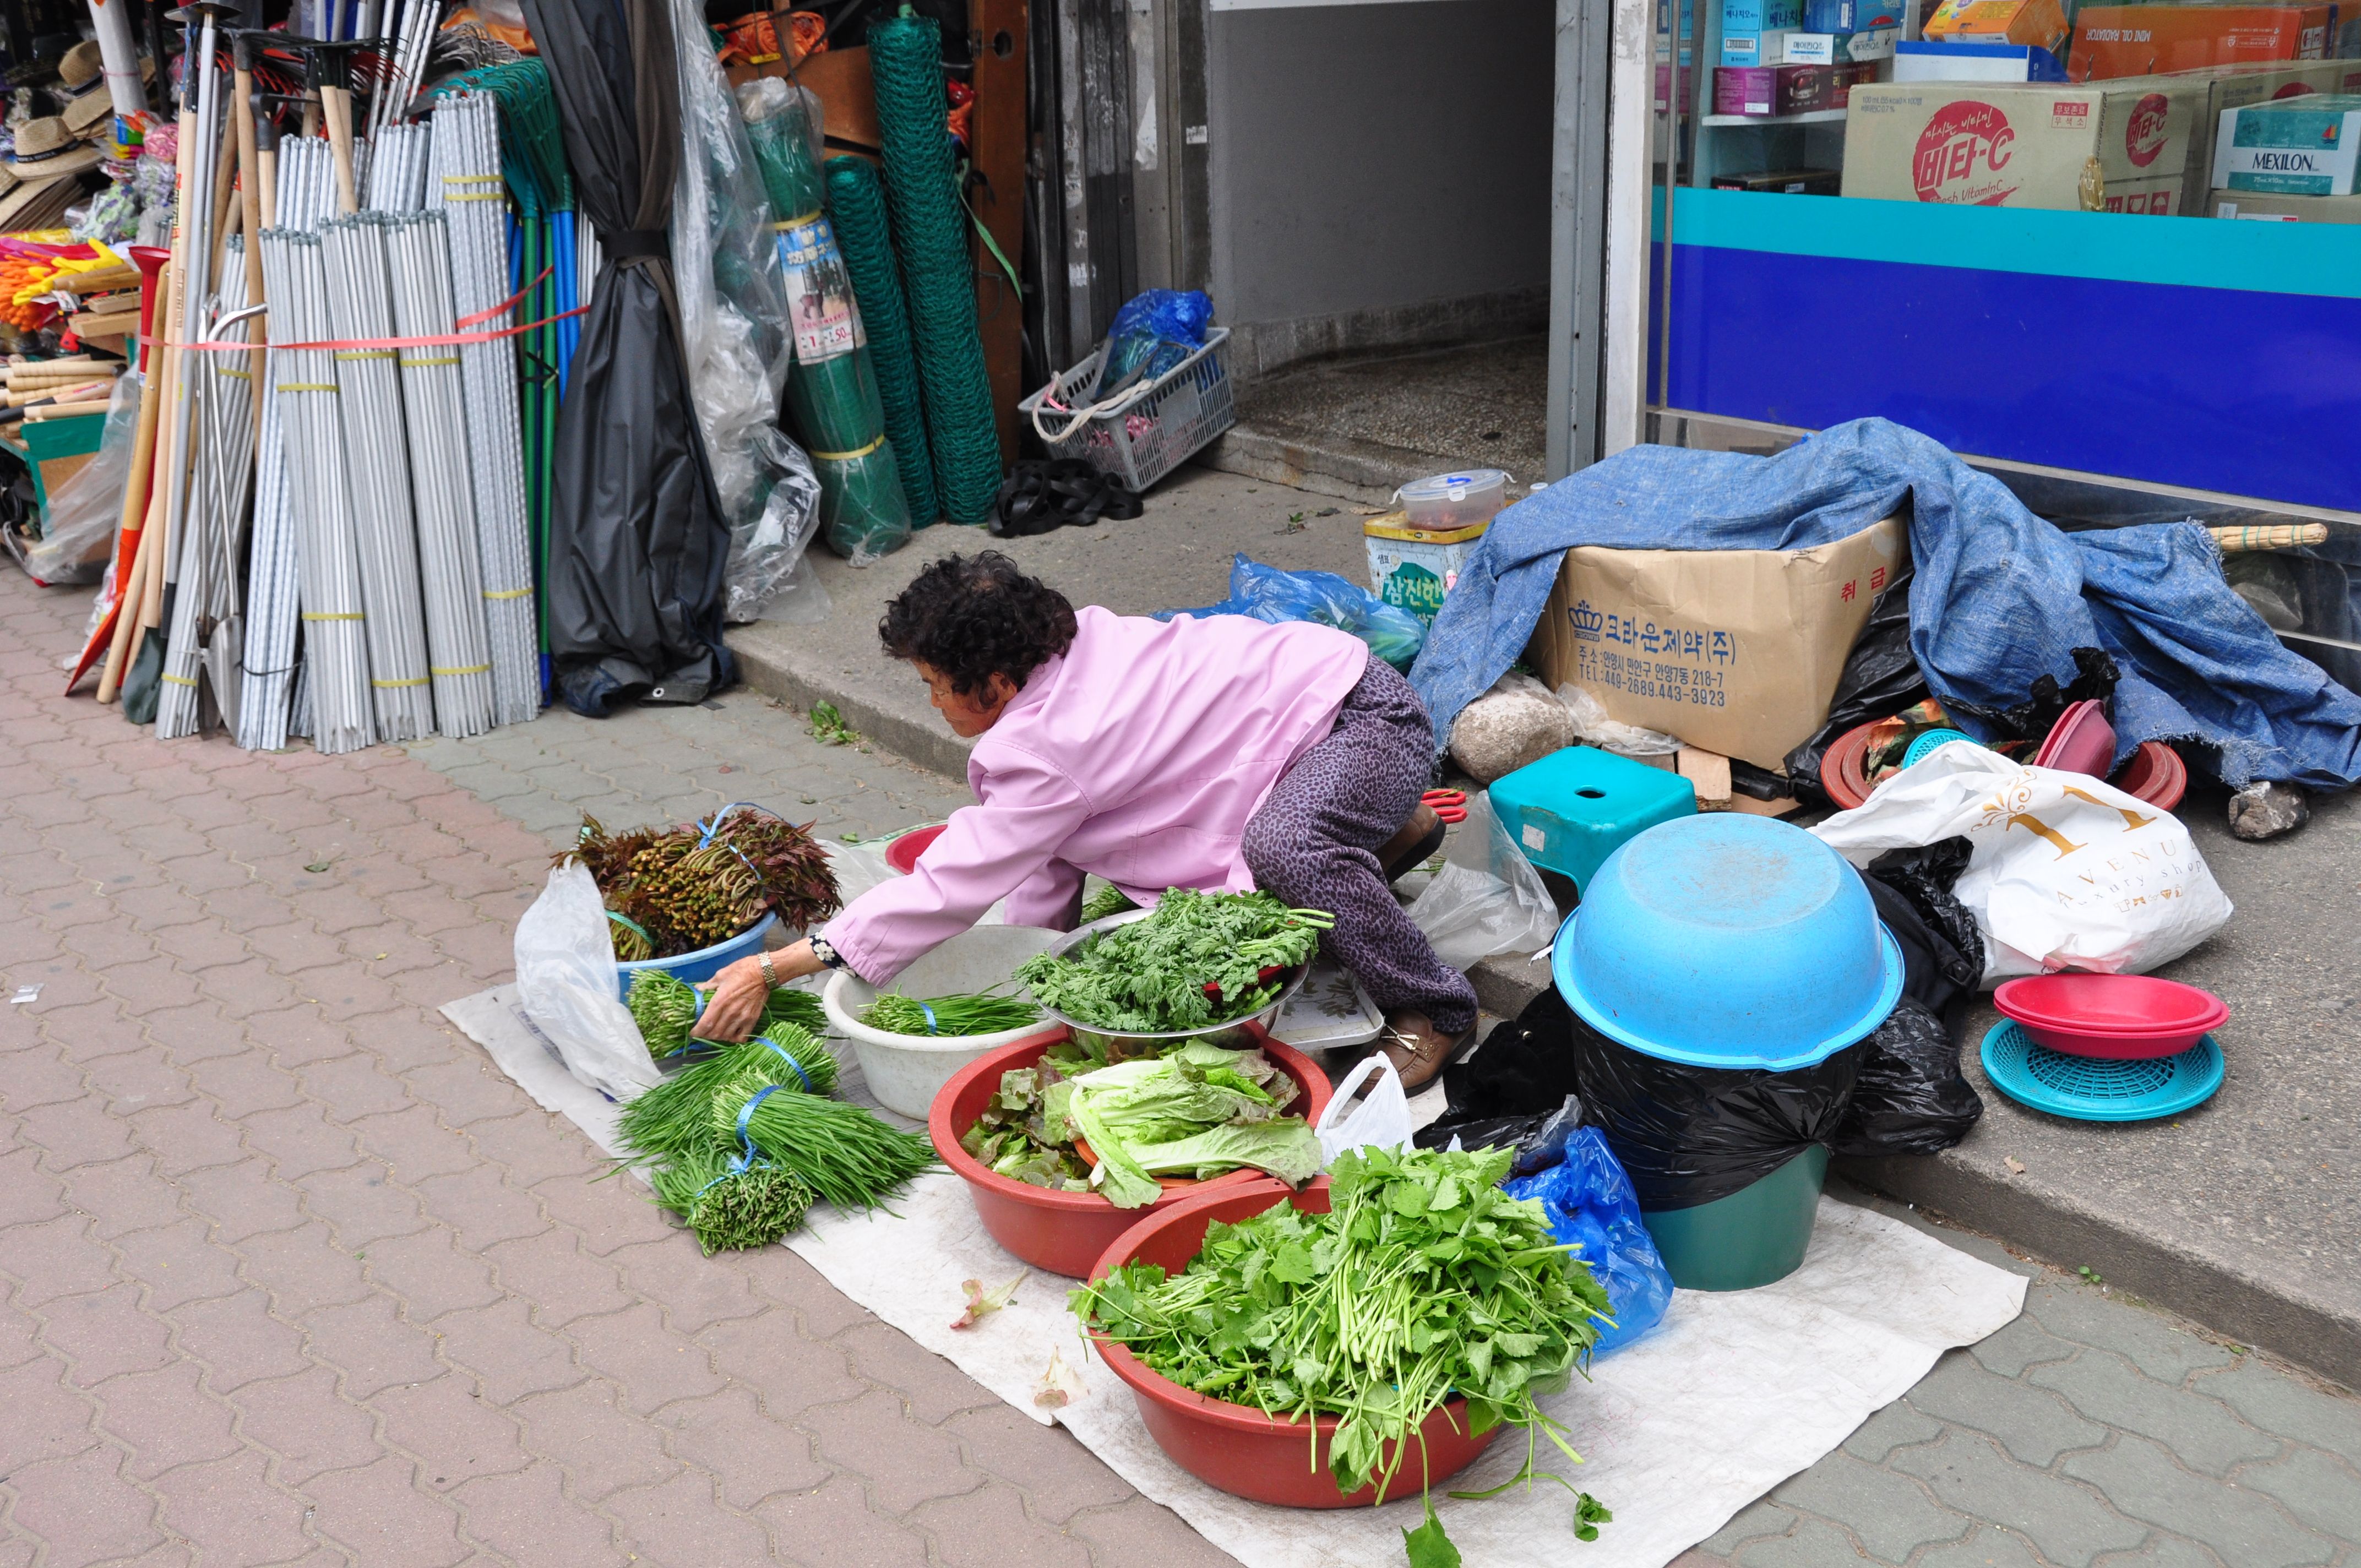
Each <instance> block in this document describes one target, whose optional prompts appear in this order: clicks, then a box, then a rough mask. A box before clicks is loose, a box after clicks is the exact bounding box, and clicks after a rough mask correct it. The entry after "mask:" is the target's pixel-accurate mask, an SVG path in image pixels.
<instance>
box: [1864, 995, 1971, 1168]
mask: <svg viewBox="0 0 2361 1568" xmlns="http://www.w3.org/2000/svg"><path fill="white" fill-rule="evenodd" d="M1983 1113H1984V1102H1983V1101H1982V1099H1980V1098H1978V1097H1977V1094H1976V1091H1975V1087H1974V1086H1973V1085H1972V1084H1971V1083H1969V1081H1968V1080H1966V1079H1965V1078H1963V1077H1962V1076H1960V1047H1959V1046H1958V1044H1957V1043H1956V1042H1954V1041H1953V1040H1952V1038H1951V1032H1950V1030H1949V1029H1948V1028H1946V1027H1944V1025H1943V1020H1942V1019H1941V1018H1939V1017H1938V1016H1936V1014H1934V1013H1933V1012H1931V1011H1929V1010H1928V1009H1927V1008H1926V1007H1923V1006H1921V1005H1919V1004H1918V1003H1916V1002H1914V1001H1912V1000H1911V999H1910V998H1909V997H1907V996H1905V997H1904V998H1903V999H1902V1001H1901V1003H1900V1004H1899V1005H1897V1006H1896V1007H1895V1008H1894V1012H1893V1013H1892V1014H1890V1015H1889V1016H1888V1017H1887V1018H1886V1020H1885V1022H1884V1023H1883V1024H1881V1025H1878V1030H1877V1033H1875V1034H1874V1035H1872V1036H1870V1037H1869V1040H1868V1042H1867V1048H1866V1049H1865V1050H1864V1051H1863V1052H1862V1055H1861V1070H1860V1072H1859V1073H1858V1074H1856V1075H1855V1077H1854V1079H1853V1086H1852V1101H1851V1103H1850V1104H1849V1105H1848V1106H1847V1107H1846V1109H1845V1114H1844V1120H1843V1122H1842V1123H1841V1124H1839V1126H1838V1129H1837V1133H1836V1136H1834V1137H1833V1138H1831V1139H1829V1140H1828V1147H1829V1148H1830V1149H1831V1150H1832V1151H1833V1152H1835V1153H1837V1154H1840V1155H1848V1156H1851V1157H1856V1158H1863V1159H1874V1158H1877V1157H1881V1156H1884V1155H1899V1154H1934V1153H1936V1152H1937V1151H1938V1150H1941V1149H1947V1148H1949V1147H1950V1146H1952V1145H1953V1144H1956V1143H1958V1142H1959V1141H1960V1139H1961V1138H1964V1137H1966V1136H1967V1135H1968V1129H1969V1128H1971V1127H1972V1126H1974V1125H1975V1124H1976V1121H1977V1119H1978V1118H1979V1117H1981V1116H1982V1115H1983Z"/></svg>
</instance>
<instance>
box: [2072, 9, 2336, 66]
mask: <svg viewBox="0 0 2361 1568" xmlns="http://www.w3.org/2000/svg"><path fill="white" fill-rule="evenodd" d="M2335 20H2336V7H2335V6H2334V5H2085V6H2083V7H2082V8H2081V10H2080V11H2079V12H2077V13H2076V14H2075V17H2074V52H2073V54H2072V56H2071V57H2070V59H2069V60H2067V62H2066V68H2067V71H2068V73H2069V74H2070V75H2071V76H2072V77H2073V78H2074V80H2075V81H2077V82H2100V81H2104V80H2107V79H2109V78H2112V77H2117V76H2151V75H2157V74H2160V73H2163V72H2167V71H2202V70H2204V69H2205V68H2206V67H2208V66H2214V65H2238V64H2244V63H2246V62H2248V61H2253V60H2326V59H2327V58H2328V56H2329V35H2330V32H2331V30H2332V28H2333V27H2334V23H2335Z"/></svg>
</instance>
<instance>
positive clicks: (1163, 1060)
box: [960, 1040, 1321, 1209]
mask: <svg viewBox="0 0 2361 1568" xmlns="http://www.w3.org/2000/svg"><path fill="white" fill-rule="evenodd" d="M1296 1093H1297V1089H1296V1085H1295V1080H1292V1079H1290V1078H1289V1077H1288V1076H1287V1075H1286V1074H1285V1073H1283V1072H1281V1071H1280V1070H1279V1068H1278V1067H1277V1066H1275V1065H1274V1064H1273V1063H1272V1062H1271V1060H1270V1058H1268V1057H1266V1056H1264V1055H1263V1054H1262V1053H1261V1052H1260V1051H1233V1050H1225V1049H1224V1048H1223V1047H1219V1046H1211V1045H1206V1044H1204V1043H1203V1042H1202V1041H1196V1040H1191V1041H1190V1042H1188V1043H1187V1044H1186V1045H1184V1046H1183V1047H1181V1048H1180V1049H1179V1050H1176V1051H1173V1052H1171V1053H1170V1054H1169V1055H1167V1056H1162V1057H1145V1058H1137V1059H1134V1060H1130V1061H1122V1062H1110V1063H1099V1062H1095V1061H1091V1060H1087V1059H1082V1060H1071V1059H1069V1060H1063V1061H1061V1060H1060V1059H1058V1058H1054V1057H1051V1056H1048V1055H1045V1056H1044V1058H1043V1059H1042V1062H1041V1064H1040V1065H1039V1066H1038V1067H1031V1068H1021V1069H1016V1070H1013V1071H1010V1072H1005V1073H1003V1074H1001V1078H1000V1092H999V1093H998V1094H997V1095H995V1096H994V1099H993V1101H992V1102H991V1103H990V1104H988V1105H986V1106H985V1107H984V1111H983V1115H982V1116H980V1117H978V1118H977V1119H976V1123H975V1124H974V1125H973V1126H972V1127H970V1128H969V1129H968V1131H967V1134H966V1135H965V1136H964V1137H962V1138H961V1140H960V1146H961V1147H962V1148H964V1149H966V1150H967V1152H968V1153H969V1154H971V1155H972V1156H974V1157H976V1158H977V1159H979V1160H981V1161H983V1163H984V1164H985V1165H987V1166H990V1167H991V1168H992V1169H993V1170H994V1172H996V1173H997V1174H999V1175H1002V1176H1006V1177H1010V1178H1012V1179H1016V1180H1018V1181H1026V1182H1030V1183H1032V1184H1033V1185H1034V1186H1036V1187H1047V1188H1050V1189H1052V1190H1060V1191H1071V1192H1082V1191H1089V1190H1093V1188H1095V1189H1096V1190H1097V1191H1098V1192H1099V1193H1100V1195H1101V1196H1103V1197H1104V1198H1105V1199H1106V1200H1107V1201H1108V1202H1110V1203H1113V1204H1114V1205H1115V1207H1117V1208H1119V1209H1138V1208H1144V1207H1146V1206H1147V1205H1148V1204H1150V1203H1153V1202H1155V1201H1156V1200H1157V1199H1158V1198H1159V1196H1160V1195H1161V1194H1162V1192H1163V1189H1162V1188H1161V1187H1160V1186H1159V1184H1158V1182H1157V1179H1156V1178H1157V1176H1158V1175H1159V1173H1163V1174H1168V1175H1180V1174H1187V1175H1191V1176H1195V1177H1198V1178H1200V1179H1202V1178H1205V1177H1209V1176H1218V1175H1222V1174H1224V1173H1226V1172H1228V1171H1232V1170H1236V1169H1238V1168H1241V1167H1252V1168H1255V1169H1258V1170H1265V1171H1268V1172H1269V1173H1270V1174H1271V1175H1273V1176H1276V1177H1278V1178H1279V1179H1281V1180H1282V1181H1286V1182H1288V1183H1290V1185H1293V1186H1299V1187H1300V1186H1301V1185H1302V1184H1303V1183H1304V1182H1306V1181H1309V1180H1311V1179H1312V1178H1313V1177H1314V1176H1317V1175H1318V1174H1320V1165H1321V1157H1320V1140H1319V1138H1318V1136H1317V1135H1314V1134H1313V1133H1312V1128H1311V1126H1310V1124H1307V1123H1306V1122H1305V1121H1304V1120H1303V1118H1302V1117H1301V1116H1286V1115H1281V1114H1280V1113H1281V1112H1282V1111H1284V1110H1285V1109H1286V1108H1287V1106H1288V1105H1289V1104H1290V1103H1291V1102H1293V1101H1294V1099H1295V1096H1296ZM1078 1144H1079V1145H1083V1146H1087V1152H1088V1155H1089V1156H1090V1157H1088V1158H1085V1157H1084V1150H1083V1149H1082V1147H1078Z"/></svg>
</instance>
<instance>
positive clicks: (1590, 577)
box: [1525, 518, 1909, 769]
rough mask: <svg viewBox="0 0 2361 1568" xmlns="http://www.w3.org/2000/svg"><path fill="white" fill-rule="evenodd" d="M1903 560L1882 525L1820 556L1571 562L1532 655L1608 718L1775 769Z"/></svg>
mask: <svg viewBox="0 0 2361 1568" xmlns="http://www.w3.org/2000/svg"><path fill="white" fill-rule="evenodd" d="M1908 548H1909V546H1908V543H1907V541H1906V539H1905V531H1904V529H1903V526H1902V522H1901V520H1900V519H1898V518H1887V519H1886V520H1885V521H1883V522H1876V523H1872V524H1871V525H1870V526H1869V527H1867V528H1865V529H1863V530H1861V532H1859V533H1856V534H1854V535H1853V536H1852V537H1851V538H1850V539H1841V540H1839V541H1838V542H1837V543H1834V544H1823V545H1820V546H1819V547H1817V549H1812V550H1609V549H1606V548H1603V547H1600V546H1597V545H1587V546H1584V547H1583V548H1581V549H1578V550H1569V551H1567V552H1566V553H1565V561H1564V563H1563V564H1562V565H1560V566H1559V567H1558V576H1557V583H1556V585H1555V586H1554V587H1552V588H1551V590H1550V598H1549V604H1548V606H1547V607H1546V608H1545V609H1543V612H1542V619H1541V622H1540V624H1539V625H1538V626H1536V627H1535V628H1534V630H1533V638H1532V643H1531V644H1530V645H1529V646H1528V647H1527V648H1526V650H1525V657H1526V659H1527V661H1528V662H1529V663H1532V666H1533V668H1534V669H1535V670H1536V671H1537V672H1538V673H1539V674H1540V675H1541V678H1542V682H1543V685H1548V686H1550V687H1551V688H1553V689H1554V688H1556V687H1558V686H1560V685H1565V684H1566V683H1567V682H1569V681H1570V682H1572V683H1574V684H1575V685H1579V686H1581V687H1583V688H1584V689H1585V690H1587V691H1588V692H1589V693H1590V694H1591V695H1592V696H1596V697H1597V698H1598V700H1599V702H1600V703H1601V704H1602V705H1603V706H1604V707H1606V709H1607V713H1608V716H1609V718H1620V719H1621V720H1622V721H1623V722H1624V723H1626V724H1639V725H1644V726H1646V727H1647V728H1648V729H1661V730H1663V731H1664V732H1665V733H1667V734H1671V735H1677V736H1679V737H1680V738H1681V739H1682V740H1685V741H1686V742H1688V743H1689V744H1690V745H1692V746H1702V747H1704V748H1705V749H1706V750H1708V751H1719V752H1720V753H1721V754H1722V755H1723V756H1725V757H1738V758H1742V759H1743V760H1745V761H1747V762H1752V763H1754V764H1755V765H1757V766H1758V767H1765V768H1774V769H1775V768H1781V767H1784V766H1785V762H1786V756H1787V753H1788V752H1789V751H1793V750H1794V749H1795V746H1796V745H1797V744H1798V743H1799V742H1801V741H1803V740H1806V739H1808V738H1809V737H1810V736H1811V734H1812V732H1813V731H1814V730H1816V729H1818V728H1819V727H1820V725H1821V723H1822V722H1823V721H1825V720H1826V719H1827V718H1828V699H1829V698H1830V697H1831V696H1834V695H1835V694H1836V688H1837V677H1838V676H1839V674H1842V673H1843V670H1844V662H1845V656H1846V654H1848V653H1850V652H1851V651H1852V644H1853V639H1854V638H1856V637H1858V636H1859V635H1860V634H1861V627H1862V626H1863V625H1864V624H1865V623H1866V622H1867V621H1868V620H1869V608H1870V605H1871V603H1872V601H1874V600H1875V599H1876V598H1877V596H1878V593H1879V592H1880V590H1882V589H1883V587H1885V584H1886V581H1887V579H1888V578H1889V577H1891V576H1893V574H1894V570H1895V568H1896V567H1897V566H1899V565H1901V563H1902V562H1903V561H1905V559H1907V556H1906V554H1905V552H1906V551H1907V550H1908Z"/></svg>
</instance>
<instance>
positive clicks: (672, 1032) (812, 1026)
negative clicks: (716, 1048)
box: [624, 970, 828, 1061]
mask: <svg viewBox="0 0 2361 1568" xmlns="http://www.w3.org/2000/svg"><path fill="white" fill-rule="evenodd" d="M624 1005H625V1006H627V1007H629V1008H630V1009H631V1018H632V1021H633V1022H634V1023H636V1024H638V1025H639V1026H640V1038H641V1039H642V1040H643V1041H645V1042H646V1044H647V1047H648V1055H649V1056H650V1057H652V1058H655V1059H656V1060H658V1061H662V1060H663V1059H664V1058H666V1057H669V1056H673V1055H675V1054H676V1053H678V1052H680V1051H684V1050H686V1049H687V1048H688V1047H690V1046H691V1045H693V1044H696V1043H697V1039H696V1033H697V1014H699V1013H701V1012H702V1011H703V1010H704V1006H705V999H704V998H703V997H702V996H701V995H699V994H698V993H697V988H696V987H695V986H692V985H690V984H689V983H688V982H687V981H683V980H680V979H677V978H675V976H672V975H669V974H666V973H665V972H664V970H641V971H640V972H639V973H638V974H636V975H634V976H633V977H632V979H631V992H630V994H629V995H628V996H626V997H625V998H624ZM774 1024H794V1025H799V1026H801V1027H803V1028H806V1029H809V1030H811V1031H812V1032H813V1033H815V1034H817V1033H818V1032H819V1031H820V1030H822V1029H825V1028H826V1027H828V1015H827V1014H826V1013H825V1012H824V1011H823V1010H822V1009H821V1007H820V1004H819V997H818V995H817V994H816V993H814V992H808V991H800V990H796V989H795V988H793V987H789V986H784V985H783V986H780V987H778V988H777V989H775V990H774V991H773V992H771V993H770V994H769V995H768V996H766V997H764V998H763V1017H762V1022H761V1023H759V1024H757V1025H755V1027H756V1029H757V1030H761V1029H767V1028H769V1027H770V1026H771V1025H774ZM703 1043H704V1044H707V1045H708V1046H710V1045H715V1044H717V1042H714V1041H706V1042H703Z"/></svg>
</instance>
